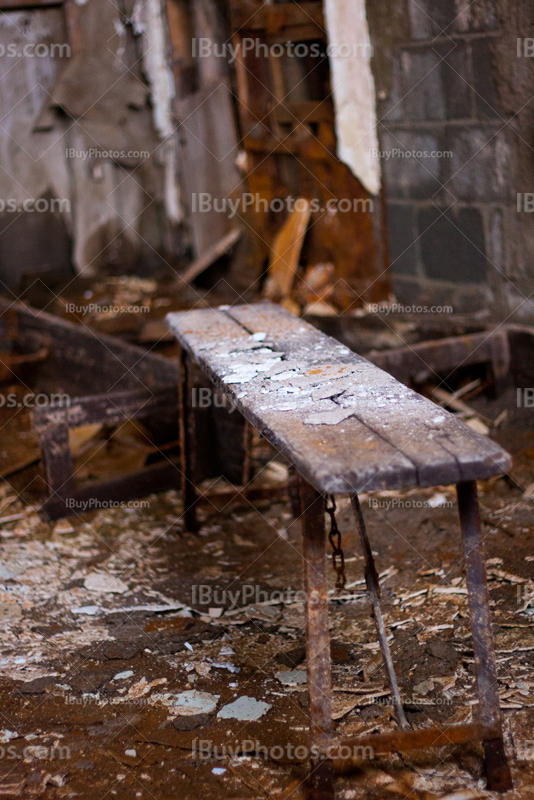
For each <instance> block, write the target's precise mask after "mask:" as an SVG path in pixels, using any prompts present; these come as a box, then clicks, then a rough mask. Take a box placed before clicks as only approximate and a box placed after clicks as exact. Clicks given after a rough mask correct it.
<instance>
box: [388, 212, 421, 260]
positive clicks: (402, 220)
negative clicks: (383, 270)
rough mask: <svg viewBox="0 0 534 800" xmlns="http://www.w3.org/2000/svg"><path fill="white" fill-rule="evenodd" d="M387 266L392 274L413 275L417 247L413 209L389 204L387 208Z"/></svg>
mask: <svg viewBox="0 0 534 800" xmlns="http://www.w3.org/2000/svg"><path fill="white" fill-rule="evenodd" d="M387 220H388V223H387V227H388V241H389V264H390V269H391V272H392V274H394V275H395V274H396V275H415V273H416V272H417V249H416V248H417V245H416V242H415V240H416V234H415V214H414V208H413V207H412V206H408V205H398V204H395V203H389V204H388V208H387Z"/></svg>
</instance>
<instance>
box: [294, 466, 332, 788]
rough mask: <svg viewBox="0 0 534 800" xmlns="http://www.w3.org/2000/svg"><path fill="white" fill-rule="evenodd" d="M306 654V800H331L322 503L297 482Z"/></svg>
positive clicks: (319, 496) (303, 483) (310, 488)
mask: <svg viewBox="0 0 534 800" xmlns="http://www.w3.org/2000/svg"><path fill="white" fill-rule="evenodd" d="M300 501H301V507H302V533H303V558H304V585H305V592H306V650H307V663H308V694H309V698H310V718H311V722H310V750H311V777H310V781H311V797H312V798H313V800H334V768H333V762H332V760H331V759H329V758H327V753H328V752H329V748H330V747H331V745H332V678H331V673H330V633H329V630H328V597H327V591H326V530H325V499H324V496H323V495H322V494H320V493H319V492H317V491H316V490H315V489H314V488H313V486H310V484H309V483H307V482H306V481H304V480H303V479H301V483H300Z"/></svg>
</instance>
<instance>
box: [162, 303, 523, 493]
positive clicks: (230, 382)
mask: <svg viewBox="0 0 534 800" xmlns="http://www.w3.org/2000/svg"><path fill="white" fill-rule="evenodd" d="M167 321H168V324H169V326H170V327H171V329H172V331H173V332H174V334H175V335H176V336H177V338H178V340H179V341H180V343H181V344H182V345H183V346H184V347H185V348H186V349H187V350H188V351H189V353H190V354H191V356H192V357H193V358H194V359H195V360H196V361H197V362H198V364H199V366H200V367H201V368H202V369H203V370H205V371H206V373H207V374H208V375H209V377H210V378H211V379H212V380H213V381H214V382H215V384H216V385H217V386H219V387H220V388H221V389H222V390H223V391H225V392H226V393H227V394H229V395H230V396H231V397H232V399H233V400H234V402H235V403H236V405H237V407H238V409H239V410H240V411H241V412H242V413H243V414H244V416H245V417H246V418H247V419H248V420H249V421H250V422H252V424H253V425H255V426H256V427H257V428H258V430H260V431H261V433H262V434H263V435H264V436H266V438H267V439H268V440H269V441H270V442H271V443H272V444H273V445H274V446H275V447H277V448H278V449H279V450H280V451H281V452H282V453H283V454H284V455H285V456H286V458H288V459H289V461H290V462H291V463H293V464H294V465H295V466H296V468H297V469H298V471H299V472H300V473H301V474H302V475H303V476H304V477H305V478H306V479H307V480H308V481H309V482H310V483H312V485H313V486H315V488H316V489H318V490H319V491H323V492H330V493H340V494H342V493H353V492H362V491H374V490H379V489H394V488H400V487H403V486H412V485H420V486H435V485H438V484H449V483H457V482H458V481H460V480H464V481H465V480H477V479H479V478H488V477H490V476H492V475H499V474H502V473H503V472H505V471H506V470H507V469H508V467H509V465H510V458H509V456H508V454H507V453H505V451H504V450H503V449H502V448H501V447H499V446H498V445H497V444H495V442H492V441H491V440H490V439H488V438H487V437H485V436H482V435H480V434H477V433H475V432H474V431H472V430H471V429H470V428H468V427H467V426H466V425H465V424H464V423H463V422H461V421H460V420H458V419H457V418H456V417H454V416H453V415H452V414H449V413H448V412H447V411H444V410H443V409H441V408H439V407H438V406H436V405H435V404H434V403H432V402H431V401H430V400H427V399H425V398H424V397H422V396H421V395H419V394H417V393H416V392H414V391H412V390H411V389H408V388H407V387H406V386H403V385H402V384H400V383H399V382H398V381H397V380H396V379H395V378H393V377H392V376H391V375H388V374H387V373H386V372H383V371H382V370H381V369H379V368H378V367H376V366H375V365H373V364H371V363H370V362H369V361H367V360H366V359H364V358H362V357H361V356H358V355H356V354H355V353H353V352H351V351H350V350H349V349H348V348H346V347H345V346H344V345H341V344H340V343H339V342H338V341H336V340H335V339H332V338H330V337H329V336H325V335H324V334H322V333H321V332H320V331H318V330H317V329H316V328H314V327H312V326H311V325H309V324H307V323H305V322H303V321H302V320H301V319H298V318H297V317H295V316H293V315H292V314H290V313H289V312H287V311H285V310H284V309H282V308H280V307H279V306H276V305H274V304H271V303H259V304H256V305H249V306H233V307H231V308H228V307H223V308H221V309H200V310H193V311H186V312H181V313H175V314H169V315H168V317H167Z"/></svg>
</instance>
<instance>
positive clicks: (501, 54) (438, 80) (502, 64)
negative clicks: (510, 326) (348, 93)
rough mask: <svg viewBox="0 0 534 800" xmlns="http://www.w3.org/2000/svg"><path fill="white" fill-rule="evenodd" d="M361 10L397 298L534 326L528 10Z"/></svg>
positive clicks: (408, 0) (421, 1) (450, 4)
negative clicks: (523, 50) (522, 44)
mask: <svg viewBox="0 0 534 800" xmlns="http://www.w3.org/2000/svg"><path fill="white" fill-rule="evenodd" d="M367 13H368V19H369V27H370V33H371V41H372V44H373V47H374V56H373V59H372V68H373V72H374V77H375V83H376V89H377V97H378V118H379V138H380V149H381V159H380V160H381V162H382V167H383V176H384V183H385V190H386V197H387V201H388V232H389V244H390V263H391V271H392V275H393V278H394V288H395V292H396V295H397V297H398V298H399V300H401V301H402V302H403V303H406V304H408V303H412V304H413V303H414V302H416V303H424V304H426V303H428V304H434V303H435V304H439V305H449V304H450V305H452V306H453V308H454V310H455V311H458V312H463V311H474V310H476V309H482V308H490V309H491V310H492V311H493V312H494V313H495V314H496V315H497V316H500V317H501V318H505V317H507V316H508V315H511V316H512V317H513V318H516V319H530V320H532V319H534V305H533V303H532V300H531V299H530V297H529V296H530V294H531V293H532V291H533V290H534V215H533V214H532V213H530V212H528V211H525V210H524V205H522V206H521V207H520V206H518V198H517V195H518V193H521V194H524V193H525V192H527V193H528V192H532V191H534V164H533V151H532V147H531V146H530V142H531V140H532V132H533V129H534V119H533V110H532V107H531V106H532V104H531V103H530V100H531V97H532V88H533V78H532V75H533V71H532V70H533V65H534V64H533V59H532V58H529V57H524V56H519V57H518V54H517V53H518V51H517V48H518V45H517V40H518V39H521V41H523V37H529V36H532V4H531V3H529V2H527V0H513V2H512V0H475V1H474V2H471V3H467V2H464V0H456V1H455V0H446V1H445V0H417V2H416V0H382V1H381V2H379V3H368V4H367ZM407 153H408V155H407ZM414 153H415V155H413V154H414Z"/></svg>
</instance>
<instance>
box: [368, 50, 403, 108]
mask: <svg viewBox="0 0 534 800" xmlns="http://www.w3.org/2000/svg"><path fill="white" fill-rule="evenodd" d="M388 79H389V81H390V87H389V88H388V89H385V88H384V86H383V85H382V84H381V81H380V73H379V75H378V77H377V76H376V75H375V82H376V91H377V113H378V119H379V121H383V122H400V121H402V120H403V119H404V114H403V97H404V87H403V83H402V69H401V65H400V57H399V56H398V55H396V56H395V57H394V59H393V60H392V68H391V74H390V75H388Z"/></svg>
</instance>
